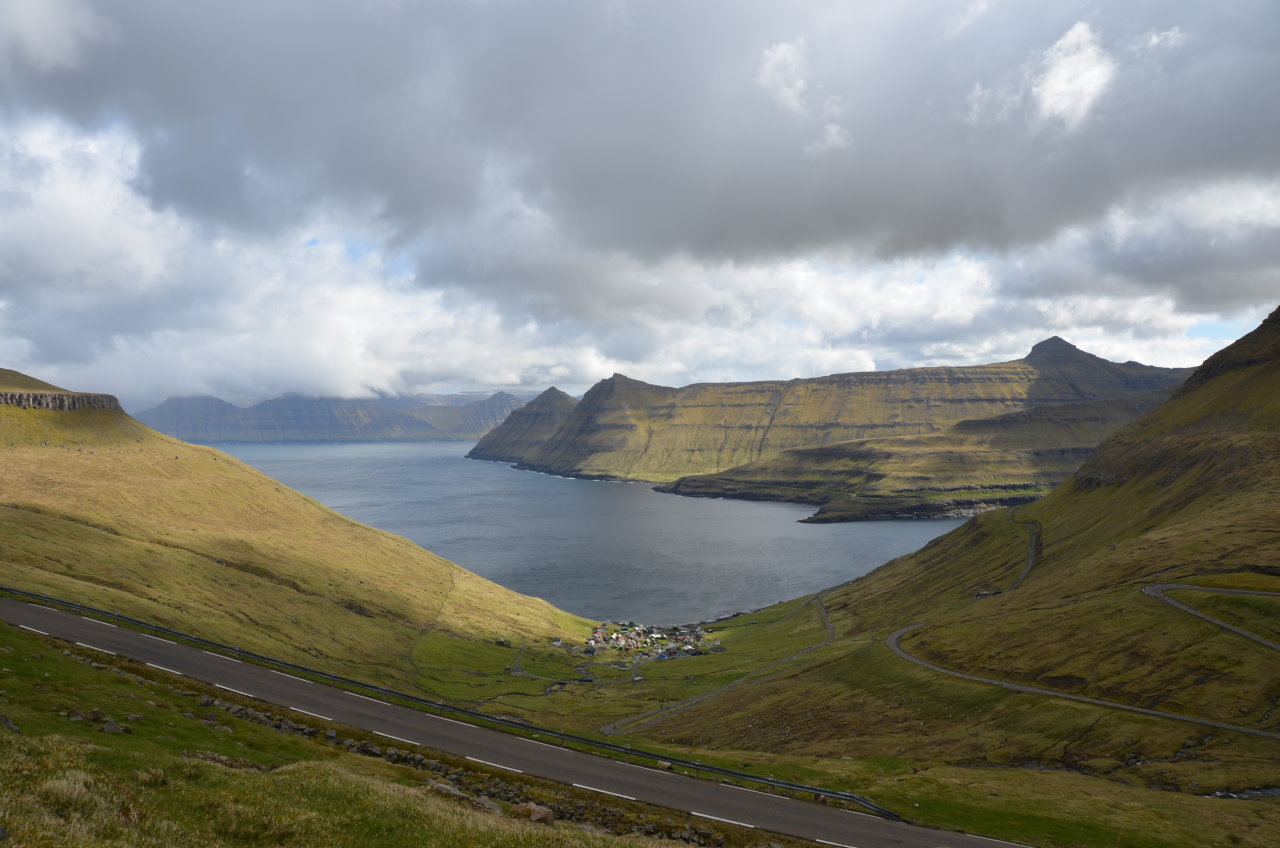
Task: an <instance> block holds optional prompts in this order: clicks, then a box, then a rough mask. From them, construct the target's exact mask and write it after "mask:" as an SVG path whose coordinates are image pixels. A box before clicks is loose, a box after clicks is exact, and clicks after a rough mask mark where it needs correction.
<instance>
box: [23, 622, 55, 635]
mask: <svg viewBox="0 0 1280 848" xmlns="http://www.w3.org/2000/svg"><path fill="white" fill-rule="evenodd" d="M18 626H19V627H21V628H22V629H23V630H30V631H31V632H32V633H39V634H40V635H41V636H48V635H49V634H48V633H45V632H44V631H43V630H36V629H35V628H34V627H28V626H27V625H25V624H19V625H18Z"/></svg>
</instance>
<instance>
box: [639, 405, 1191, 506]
mask: <svg viewBox="0 0 1280 848" xmlns="http://www.w3.org/2000/svg"><path fill="white" fill-rule="evenodd" d="M1170 394H1171V392H1170V391H1168V390H1165V391H1156V392H1150V391H1149V392H1142V393H1139V394H1138V395H1136V396H1134V397H1132V398H1118V399H1108V400H1104V401H1080V402H1078V403H1071V404H1057V405H1053V406H1044V407H1037V408H1034V409H1029V410H1025V411H1023V412H1011V413H1008V414H1006V415H998V416H995V417H994V418H984V419H978V420H973V421H961V422H959V423H957V424H955V425H953V426H951V427H949V428H947V429H946V430H944V431H942V432H940V433H925V434H922V435H918V436H894V437H889V438H883V439H860V440H856V441H851V442H835V443H832V444H829V445H820V446H817V447H810V448H797V449H795V450H789V451H783V452H782V453H781V454H779V455H778V456H776V457H773V458H772V459H767V460H763V461H761V462H757V463H752V464H749V465H743V466H739V467H737V468H730V469H728V470H726V471H722V472H720V473H718V474H707V475H696V476H690V477H682V478H681V479H679V480H677V481H676V482H674V483H671V484H669V485H663V486H659V487H658V489H659V490H660V491H664V492H673V493H675V494H679V495H686V496H690V497H717V498H739V499H743V500H769V501H787V502H791V503H804V504H812V505H814V506H820V507H821V509H820V510H819V511H818V512H817V514H816V515H814V516H813V517H812V518H809V519H806V520H807V521H810V522H829V521H859V520H880V519H900V518H955V517H960V516H969V515H976V514H977V513H979V512H983V511H985V510H988V509H993V508H995V507H998V506H1014V505H1017V504H1022V503H1027V502H1029V501H1032V500H1035V499H1036V498H1038V497H1040V496H1042V495H1044V494H1045V493H1046V492H1048V491H1049V490H1050V489H1052V488H1053V487H1054V486H1056V485H1058V484H1059V483H1063V482H1065V481H1066V480H1067V479H1068V478H1070V477H1071V475H1072V474H1073V473H1074V472H1075V470H1076V469H1077V468H1079V467H1080V464H1081V463H1082V462H1084V461H1085V459H1086V458H1087V457H1088V456H1089V454H1090V453H1091V452H1092V451H1093V448H1094V447H1095V446H1096V445H1097V444H1098V443H1099V442H1101V441H1102V440H1103V439H1105V438H1106V437H1108V436H1110V435H1111V434H1113V433H1115V432H1116V431H1117V430H1119V429H1120V428H1121V427H1123V426H1124V425H1125V424H1127V423H1129V422H1130V421H1132V420H1133V419H1135V418H1137V417H1138V416H1139V415H1142V414H1143V413H1145V412H1149V411H1150V410H1151V409H1153V408H1155V407H1156V406H1157V405H1159V404H1160V403H1161V402H1163V401H1164V400H1166V399H1167V398H1168V397H1169V395H1170Z"/></svg>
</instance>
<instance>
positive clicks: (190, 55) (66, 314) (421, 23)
mask: <svg viewBox="0 0 1280 848" xmlns="http://www.w3.org/2000/svg"><path fill="white" fill-rule="evenodd" d="M0 21H2V22H3V25H0V367H9V368H16V369H18V370H21V371H24V372H26V373H29V374H32V375H33V376H37V377H41V378H43V379H46V380H49V381H51V382H54V383H58V384H60V385H64V386H66V387H68V388H74V389H81V390H87V391H106V392H112V393H114V394H117V395H119V396H120V397H121V399H122V400H123V401H124V402H125V404H126V407H128V408H130V409H134V410H136V409H140V408H142V407H145V406H147V405H151V404H153V403H155V402H158V401H159V400H161V399H163V398H164V397H167V396H170V395H187V394H214V395H218V396H220V397H223V398H226V399H229V400H233V401H237V402H241V403H245V402H252V401H257V400H261V399H264V398H267V397H271V396H274V395H277V394H280V393H282V392H285V391H296V392H303V393H311V394H335V395H359V394H367V393H369V392H372V391H387V392H407V391H444V390H459V389H482V388H489V387H526V388H542V387H545V386H547V385H551V384H555V385H559V386H560V387H561V388H564V389H566V390H569V391H573V392H580V391H582V390H583V389H585V388H586V387H588V386H589V385H590V384H592V383H594V382H595V381H596V380H598V379H600V378H602V377H606V376H608V375H609V374H611V373H613V372H615V371H619V372H622V373H625V374H628V375H630V376H633V377H636V378H639V379H643V380H648V381H650V382H656V383H663V384H667V385H683V384H686V383H690V382H697V381H721V380H749V379H760V378H774V377H783V378H786V377H794V376H816V375H819V374H827V373H832V372H840V371H856V370H869V369H883V368H895V367H904V366H911V365H937V364H970V363H977V362H990V361H998V360H1004V359H1012V358H1017V357H1019V356H1022V355H1023V354H1024V353H1025V352H1026V350H1027V349H1028V348H1029V347H1030V346H1031V345H1032V344H1033V343H1035V342H1036V341H1038V340H1040V339H1043V338H1046V337H1048V336H1051V335H1055V334H1056V335H1061V336H1063V337H1064V338H1067V339H1068V340H1070V341H1072V342H1074V343H1075V344H1077V345H1079V346H1080V347H1083V348H1085V349H1086V350H1090V351H1092V352H1094V353H1097V354H1100V355H1103V356H1106V357H1108V358H1111V359H1117V360H1127V359H1136V360H1138V361H1142V362H1148V363H1152V364H1160V365H1190V364H1195V363H1198V362H1199V361H1200V360H1202V359H1203V358H1204V357H1205V356H1206V355H1208V354H1209V353H1211V352H1212V351H1214V350H1216V349H1218V348H1219V347H1221V346H1223V345H1224V344H1226V343H1227V342H1228V341H1230V340H1231V339H1233V338H1235V337H1237V336H1238V335H1240V334H1242V333H1243V332H1245V331H1247V330H1248V329H1251V328H1252V327H1253V326H1254V325H1255V324H1256V323H1257V322H1258V321H1260V320H1261V318H1262V317H1263V316H1264V315H1265V314H1266V313H1267V312H1269V311H1270V310H1271V309H1273V308H1274V307H1275V306H1276V304H1277V302H1280V237H1278V236H1280V143H1277V139H1278V138H1280V14H1278V13H1277V8H1276V5H1275V3H1274V2H1271V0H1257V1H1256V2H1251V1H1250V0H1234V1H1233V2H1231V3H1205V2H1203V0H1158V1H1157V0H1149V2H1138V1H1137V0H1134V1H1133V2H1106V3H1102V2H1096V1H1095V2H1059V3H1053V4H1045V3H1033V2H1027V1H1026V0H958V2H945V0H895V1H894V2H892V3H884V2H881V3H872V2H844V1H843V0H830V1H829V2H803V1H801V2H794V0H793V2H787V3H777V2H754V1H753V0H699V2H667V0H643V2H641V0H637V1H636V2H626V0H573V2H568V0H536V2H534V0H523V2H505V0H454V1H453V2H450V1H449V0H439V1H438V2H408V0H405V2H396V0H364V2H354V0H352V2H340V0H334V2H325V3H316V2H312V0H274V1H273V2H269V3H263V2H258V0H243V2H237V0H219V2H216V3H209V2H195V1H194V0H192V2H180V1H179V0H173V2H164V3H156V2H150V0H147V2H143V0H110V2H107V0H102V2H96V3H95V2H88V0H0Z"/></svg>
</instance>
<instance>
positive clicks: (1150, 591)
mask: <svg viewBox="0 0 1280 848" xmlns="http://www.w3.org/2000/svg"><path fill="white" fill-rule="evenodd" d="M1024 574H1025V572H1024ZM1019 579H1021V577H1020V578H1019ZM1184 589H1186V590H1195V591H1199V592H1214V593H1220V594H1225V595H1258V596H1263V597H1271V598H1280V592H1259V591H1253V590H1250V589H1219V588H1215V587H1210V586H1192V585H1190V584H1186V583H1159V584H1153V585H1150V586H1144V587H1143V588H1142V592H1143V594H1145V595H1148V596H1150V597H1152V598H1155V599H1157V600H1160V601H1163V602H1164V603H1166V604H1169V605H1170V606H1173V607H1175V608H1177V609H1179V610H1181V611H1183V612H1186V613H1190V614H1191V615H1194V616H1196V617H1197V618H1201V619H1204V620H1205V621H1207V622H1209V623H1210V624H1214V625H1217V626H1218V627H1221V628H1223V629H1225V630H1229V631H1231V632H1232V633H1235V634H1237V635H1240V636H1243V637H1244V638H1246V639H1252V640H1253V641H1255V642H1258V643H1260V644H1262V645H1265V646H1266V647H1268V648H1271V649H1272V650H1276V651H1280V644H1276V643H1275V642H1272V641H1270V640H1268V639H1264V638H1262V637H1261V636H1258V635H1257V634H1255V633H1250V632H1249V631H1247V630H1243V629H1241V628H1239V627H1236V626H1235V625H1232V624H1228V623H1227V622H1225V621H1220V620H1218V619H1216V618H1213V617H1212V616H1209V615H1206V614H1205V613H1202V612H1200V611H1199V610H1196V609H1193V608H1192V607H1189V606H1187V605H1186V604H1184V603H1181V602H1179V601H1175V600H1174V599H1172V598H1170V597H1167V596H1166V595H1165V594H1164V593H1165V592H1167V591H1171V590H1184ZM923 626H924V622H921V623H918V624H910V625H908V626H906V627H903V628H901V629H899V630H897V631H895V632H894V633H892V634H891V635H890V636H889V638H888V639H887V640H886V644H888V646H889V650H891V651H893V652H894V653H895V654H897V655H898V656H899V657H902V658H903V659H904V660H907V661H909V662H913V663H915V664H916V665H918V666H923V667H924V668H927V669H930V670H932V671H936V672H939V673H941V674H946V675H950V676H951V677H959V678H963V679H965V680H973V681H976V682H978V683H988V684H991V685H992V686H1000V687H1002V688H1005V689H1009V690H1012V691H1014V692H1023V693H1026V694H1029V695H1049V696H1051V697H1054V698H1065V699H1067V700H1070V701H1080V702H1082V703H1085V704H1093V705H1095V706H1099V707H1106V708H1108V709H1113V710H1125V711H1126V712H1131V713H1142V714H1143V715H1150V716H1156V717H1157V718H1167V719H1175V720H1177V721H1186V722H1190V723H1192V724H1199V725H1202V726H1204V727H1216V728H1218V729H1220V730H1230V731H1234V732H1236V733H1246V734H1248V735H1250V736H1263V737H1266V738H1268V739H1280V733H1274V732H1272V731H1269V730H1259V729H1257V728H1253V727H1241V726H1240V725H1237V724H1227V723H1225V722H1221V721H1212V720H1210V719H1204V718H1196V717H1195V716H1188V715H1182V714H1180V713H1169V712H1162V711H1160V710H1152V709H1147V708H1146V707H1135V706H1133V705H1131V704H1122V703H1119V702H1117V701H1105V700H1102V699H1101V698H1089V697H1086V696H1084V695H1072V694H1071V693H1069V692H1059V691H1057V690H1056V689H1044V688H1041V687H1038V686H1027V685H1025V684H1022V683H1010V682H1009V681H1007V680H999V679H997V678H994V677H980V676H978V675H976V674H966V673H964V672H961V671H954V670H952V669H949V668H946V667H945V666H940V665H937V664H936V663H931V662H929V661H928V660H924V659H921V658H920V657H917V656H915V655H914V654H910V653H908V652H907V650H906V649H905V648H903V647H902V644H901V641H902V637H903V636H906V635H907V634H908V633H910V632H911V631H913V630H916V629H918V628H920V627H923Z"/></svg>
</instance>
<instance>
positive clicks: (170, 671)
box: [147, 663, 185, 677]
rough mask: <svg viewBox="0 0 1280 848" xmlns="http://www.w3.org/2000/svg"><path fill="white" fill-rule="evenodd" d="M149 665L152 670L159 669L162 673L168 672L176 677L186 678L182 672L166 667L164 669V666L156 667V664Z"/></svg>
mask: <svg viewBox="0 0 1280 848" xmlns="http://www.w3.org/2000/svg"><path fill="white" fill-rule="evenodd" d="M147 665H149V666H151V667H152V668H158V669H160V670H161V671H167V672H169V673H170V674H176V675H178V676H179V677H184V676H185V675H184V674H183V673H182V672H180V671H174V670H173V669H171V668H165V667H164V666H162V665H156V664H155V663H147Z"/></svg>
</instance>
